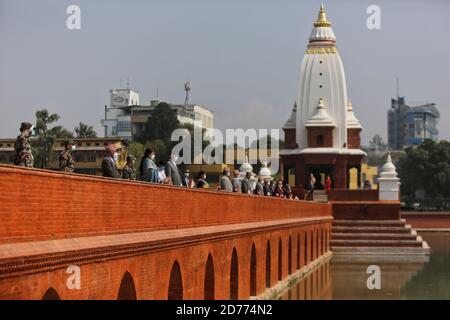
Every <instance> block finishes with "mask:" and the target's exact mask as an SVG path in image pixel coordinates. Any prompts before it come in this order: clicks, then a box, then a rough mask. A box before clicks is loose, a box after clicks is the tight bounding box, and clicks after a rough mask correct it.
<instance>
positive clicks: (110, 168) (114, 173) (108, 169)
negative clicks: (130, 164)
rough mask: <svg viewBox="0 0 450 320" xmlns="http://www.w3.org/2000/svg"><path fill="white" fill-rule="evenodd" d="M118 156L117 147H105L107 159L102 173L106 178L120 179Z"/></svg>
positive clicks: (103, 164) (104, 160) (104, 161)
mask: <svg viewBox="0 0 450 320" xmlns="http://www.w3.org/2000/svg"><path fill="white" fill-rule="evenodd" d="M117 160H118V155H117V152H116V146H115V145H113V144H108V145H107V146H106V147H105V157H104V158H103V161H102V172H103V176H104V177H109V178H120V173H119V170H117V164H116V162H117Z"/></svg>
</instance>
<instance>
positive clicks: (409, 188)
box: [397, 140, 450, 199]
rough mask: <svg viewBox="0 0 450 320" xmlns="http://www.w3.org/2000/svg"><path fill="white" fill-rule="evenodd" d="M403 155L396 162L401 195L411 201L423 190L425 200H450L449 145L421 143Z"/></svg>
mask: <svg viewBox="0 0 450 320" xmlns="http://www.w3.org/2000/svg"><path fill="white" fill-rule="evenodd" d="M405 152H406V155H405V156H404V157H403V158H401V159H399V160H398V162H397V172H398V175H399V178H400V182H401V193H402V195H403V196H404V197H407V198H414V197H415V193H416V191H419V190H423V191H425V194H426V198H428V199H438V198H450V142H448V141H445V140H443V141H440V142H435V141H432V140H425V141H424V142H423V143H422V144H421V145H419V146H417V147H408V148H406V149H405Z"/></svg>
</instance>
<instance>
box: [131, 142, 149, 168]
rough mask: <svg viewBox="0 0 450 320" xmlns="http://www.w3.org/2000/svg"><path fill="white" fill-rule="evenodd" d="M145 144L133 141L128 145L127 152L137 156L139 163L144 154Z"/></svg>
mask: <svg viewBox="0 0 450 320" xmlns="http://www.w3.org/2000/svg"><path fill="white" fill-rule="evenodd" d="M144 151H145V146H144V145H143V144H142V143H139V142H131V143H130V144H129V145H128V146H127V153H128V154H129V155H133V156H135V157H136V162H137V163H139V162H140V161H141V159H142V157H143V156H144Z"/></svg>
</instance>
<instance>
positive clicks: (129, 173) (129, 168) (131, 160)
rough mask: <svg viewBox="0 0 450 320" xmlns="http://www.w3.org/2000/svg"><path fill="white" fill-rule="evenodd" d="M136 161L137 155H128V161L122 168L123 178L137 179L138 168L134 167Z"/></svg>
mask: <svg viewBox="0 0 450 320" xmlns="http://www.w3.org/2000/svg"><path fill="white" fill-rule="evenodd" d="M135 163H136V158H135V156H133V155H131V154H129V155H128V156H127V163H126V164H125V166H124V167H123V169H122V179H125V180H136V176H137V175H136V169H135V168H134V165H135Z"/></svg>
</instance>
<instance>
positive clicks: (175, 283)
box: [167, 260, 183, 300]
mask: <svg viewBox="0 0 450 320" xmlns="http://www.w3.org/2000/svg"><path fill="white" fill-rule="evenodd" d="M167 299H168V300H183V278H182V276H181V268H180V264H179V263H178V261H177V260H175V262H174V263H173V265H172V270H171V271H170V280H169V289H168V290H167Z"/></svg>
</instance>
